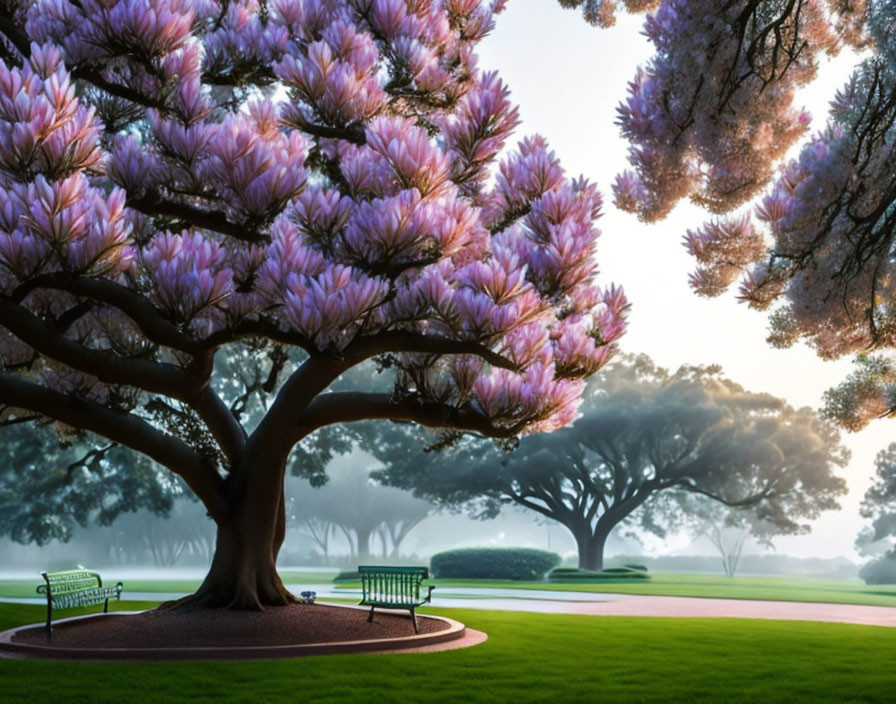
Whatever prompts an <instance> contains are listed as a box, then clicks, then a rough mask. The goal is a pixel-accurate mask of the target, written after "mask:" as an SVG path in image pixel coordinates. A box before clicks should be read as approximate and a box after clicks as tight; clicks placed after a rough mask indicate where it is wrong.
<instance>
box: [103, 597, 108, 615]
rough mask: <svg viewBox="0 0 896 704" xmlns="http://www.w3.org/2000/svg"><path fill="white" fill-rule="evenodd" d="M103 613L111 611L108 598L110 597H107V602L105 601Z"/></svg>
mask: <svg viewBox="0 0 896 704" xmlns="http://www.w3.org/2000/svg"><path fill="white" fill-rule="evenodd" d="M103 613H104V614H107V613H109V600H108V599H106V603H105V605H104V606H103Z"/></svg>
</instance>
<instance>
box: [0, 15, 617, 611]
mask: <svg viewBox="0 0 896 704" xmlns="http://www.w3.org/2000/svg"><path fill="white" fill-rule="evenodd" d="M501 4H502V3H500V2H488V1H484V0H441V1H434V2H423V1H417V0H275V1H274V2H265V1H264V0H257V1H256V0H242V1H233V2H226V1H221V2H216V1H214V0H198V1H188V0H120V1H115V0H35V1H34V2H27V1H23V2H4V3H3V4H2V11H0V35H2V37H0V55H2V64H0V334H2V345H0V351H2V365H3V368H2V372H0V404H3V414H4V417H5V418H7V420H9V421H20V420H22V419H24V418H27V417H32V416H34V417H37V416H40V417H45V418H49V419H52V420H54V421H56V423H57V426H58V427H59V429H60V432H63V433H64V432H77V431H82V432H90V433H95V434H98V435H101V436H104V437H105V438H108V439H109V440H111V441H114V442H115V443H119V444H121V445H123V446H125V447H128V448H131V449H132V450H135V451H137V452H139V453H142V454H144V455H146V456H148V457H150V458H152V459H153V460H155V461H156V462H158V463H159V464H160V465H162V466H164V467H166V468H167V469H168V470H170V471H171V472H173V473H174V474H176V475H178V476H179V477H180V478H181V479H182V480H183V481H184V482H185V483H186V484H187V485H188V486H189V487H190V489H192V491H193V492H194V493H195V494H196V496H197V497H198V498H199V499H200V500H201V501H202V503H203V504H204V505H205V508H206V509H207V511H208V514H209V516H210V517H211V518H212V520H214V522H215V524H216V527H217V542H216V549H215V554H214V558H213V560H212V565H211V568H210V571H209V573H208V576H207V577H206V579H205V581H204V582H203V584H202V586H201V587H200V589H199V590H198V592H197V593H196V594H195V595H194V596H193V597H192V599H191V600H190V601H191V602H192V603H197V604H203V605H208V606H229V607H232V608H259V607H262V606H264V605H277V604H285V603H288V602H290V601H291V600H292V597H291V595H290V594H289V592H288V591H287V590H286V589H285V588H284V587H283V585H282V583H281V581H280V579H279V577H278V575H277V571H276V568H275V560H276V557H277V553H278V550H279V548H280V545H281V543H282V541H283V537H284V532H285V508H284V496H283V479H284V468H285V466H286V464H287V460H288V458H289V456H290V453H291V452H292V450H293V449H294V448H295V447H296V446H297V444H299V443H301V442H302V441H303V440H307V439H308V438H310V437H313V435H312V434H314V433H315V431H318V430H319V429H322V428H326V427H328V426H332V425H333V424H341V423H348V422H352V421H358V420H362V419H370V418H379V419H392V420H396V421H412V422H415V423H419V424H421V425H425V426H430V427H433V428H442V429H445V430H446V432H449V433H458V432H474V433H478V434H481V435H484V436H489V437H496V438H513V437H515V436H518V435H521V434H526V433H531V432H536V431H550V430H552V429H555V428H558V427H561V426H564V425H566V424H568V423H570V422H571V421H572V420H573V418H574V417H575V415H576V408H577V406H578V403H579V400H580V397H581V394H582V390H583V386H584V379H585V378H586V377H588V376H589V375H591V374H593V373H594V372H595V371H596V370H598V369H599V368H600V367H601V366H602V365H603V364H604V362H605V361H606V360H607V359H608V358H609V357H610V355H611V354H612V352H613V350H614V340H616V339H617V338H618V337H619V335H620V334H621V333H622V331H623V326H624V314H625V310H626V306H627V304H626V301H625V298H624V296H623V295H622V292H621V290H620V289H618V288H615V287H607V288H599V287H598V286H597V284H596V282H595V275H596V270H595V263H594V252H595V249H594V248H595V240H596V237H597V234H598V233H597V231H596V230H595V228H594V226H593V221H594V219H595V218H596V217H597V215H598V214H599V209H600V203H601V201H600V195H599V193H598V191H597V190H596V188H595V187H594V186H593V185H591V184H589V183H588V182H586V181H584V180H575V181H571V180H568V179H567V178H566V177H565V175H564V172H563V170H562V169H561V167H560V165H559V164H558V162H557V159H556V158H555V157H554V155H553V153H552V152H550V151H549V149H548V147H547V145H546V144H545V142H544V140H543V139H541V138H538V137H536V138H531V139H527V140H525V141H523V142H522V143H521V144H520V145H519V147H518V149H517V150H516V151H514V152H512V153H510V154H508V155H507V156H505V157H504V158H503V159H502V160H501V161H500V162H498V155H499V153H500V152H501V150H502V148H503V146H504V144H505V141H506V140H507V138H508V137H509V136H510V134H511V132H512V130H513V128H514V127H515V125H516V123H517V113H516V110H515V108H514V107H513V106H512V104H511V103H510V101H509V95H508V89H507V88H506V87H505V86H504V84H503V83H502V82H501V80H500V79H499V78H498V77H497V76H496V75H495V74H493V73H483V72H481V71H479V70H478V69H477V68H476V55H475V53H474V49H475V46H476V43H477V42H478V41H479V40H480V39H481V38H482V37H483V36H484V35H485V34H486V33H487V32H488V31H489V30H490V29H491V28H492V19H493V18H492V16H493V13H494V12H496V11H497V10H499V9H500V5H501ZM495 166H497V169H495V168H494V167H495ZM240 349H242V350H243V353H245V350H250V351H251V355H252V356H253V357H255V358H256V359H259V358H263V359H265V360H266V362H265V370H266V371H265V374H263V375H262V376H261V377H258V376H256V377H251V378H250V377H247V376H246V375H240V374H238V373H236V372H235V371H234V370H233V366H232V365H222V364H220V361H221V357H222V356H226V355H230V357H231V358H232V357H233V356H234V355H236V356H237V357H238V355H239V352H238V351H239V350H240ZM235 350H237V352H235ZM296 351H298V353H299V357H300V360H299V361H300V363H299V364H298V365H297V366H295V367H292V366H291V365H290V364H288V363H287V362H288V361H289V360H290V359H292V358H294V357H295V352H296ZM366 360H375V361H376V362H378V363H379V365H380V366H381V367H383V368H385V369H387V370H388V373H390V374H392V375H393V377H394V384H393V387H392V389H391V390H390V391H388V392H378V391H370V390H365V388H358V389H355V390H347V391H328V386H329V385H330V384H331V382H333V381H334V380H335V379H336V378H337V377H339V376H340V375H341V374H343V373H344V372H345V371H346V370H348V369H350V368H352V367H353V366H355V365H359V364H361V363H362V362H364V361H366ZM249 394H258V395H261V396H263V397H264V398H265V405H266V412H265V413H264V414H263V416H261V418H260V420H258V421H257V422H254V421H253V422H252V423H249V422H248V418H249V416H244V415H243V410H244V408H245V403H244V401H245V399H246V397H247V395H249ZM253 417H254V416H253Z"/></svg>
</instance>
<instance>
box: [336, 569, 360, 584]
mask: <svg viewBox="0 0 896 704" xmlns="http://www.w3.org/2000/svg"><path fill="white" fill-rule="evenodd" d="M355 579H361V573H360V572H358V570H348V571H347V572H340V573H339V574H337V575H336V576H335V577H333V581H334V582H350V581H352V580H355Z"/></svg>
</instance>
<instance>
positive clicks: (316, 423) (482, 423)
mask: <svg viewBox="0 0 896 704" xmlns="http://www.w3.org/2000/svg"><path fill="white" fill-rule="evenodd" d="M376 419H383V420H395V421H413V422H415V423H419V424H420V425H425V426H427V427H430V428H451V429H454V430H462V431H470V432H477V433H480V434H482V435H484V436H487V437H492V438H507V437H512V436H514V435H516V434H517V433H518V432H519V431H520V429H521V428H519V427H516V426H511V427H506V428H505V427H499V426H495V425H493V424H492V422H491V420H489V418H488V416H486V415H485V414H483V413H481V412H480V411H477V410H475V409H473V408H472V407H469V406H467V407H463V408H450V407H446V406H444V405H443V404H439V403H427V402H426V401H423V400H421V399H419V398H417V397H415V396H408V397H406V398H404V399H401V400H399V401H395V400H394V399H393V397H392V394H389V393H365V392H360V391H345V392H334V393H329V394H322V395H321V396H318V397H317V398H315V399H314V400H313V401H312V402H311V403H310V404H308V407H307V408H306V409H305V410H304V412H302V413H300V414H299V415H298V416H297V417H296V418H295V420H296V423H295V425H296V426H298V427H299V429H300V430H301V434H300V435H299V437H295V439H294V442H297V441H298V440H299V439H300V437H302V436H304V435H307V434H308V433H310V432H312V431H314V430H317V429H318V428H322V427H323V426H325V425H332V424H334V423H353V422H355V421H361V420H376Z"/></svg>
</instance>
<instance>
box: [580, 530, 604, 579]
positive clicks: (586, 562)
mask: <svg viewBox="0 0 896 704" xmlns="http://www.w3.org/2000/svg"><path fill="white" fill-rule="evenodd" d="M609 534H610V532H609V531H606V530H598V531H596V532H595V533H594V534H592V533H591V531H590V530H581V531H577V532H575V533H573V535H574V536H575V539H576V547H577V548H578V551H579V569H582V570H593V571H599V570H602V569H603V568H604V547H605V546H606V544H607V537H608V536H609Z"/></svg>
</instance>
